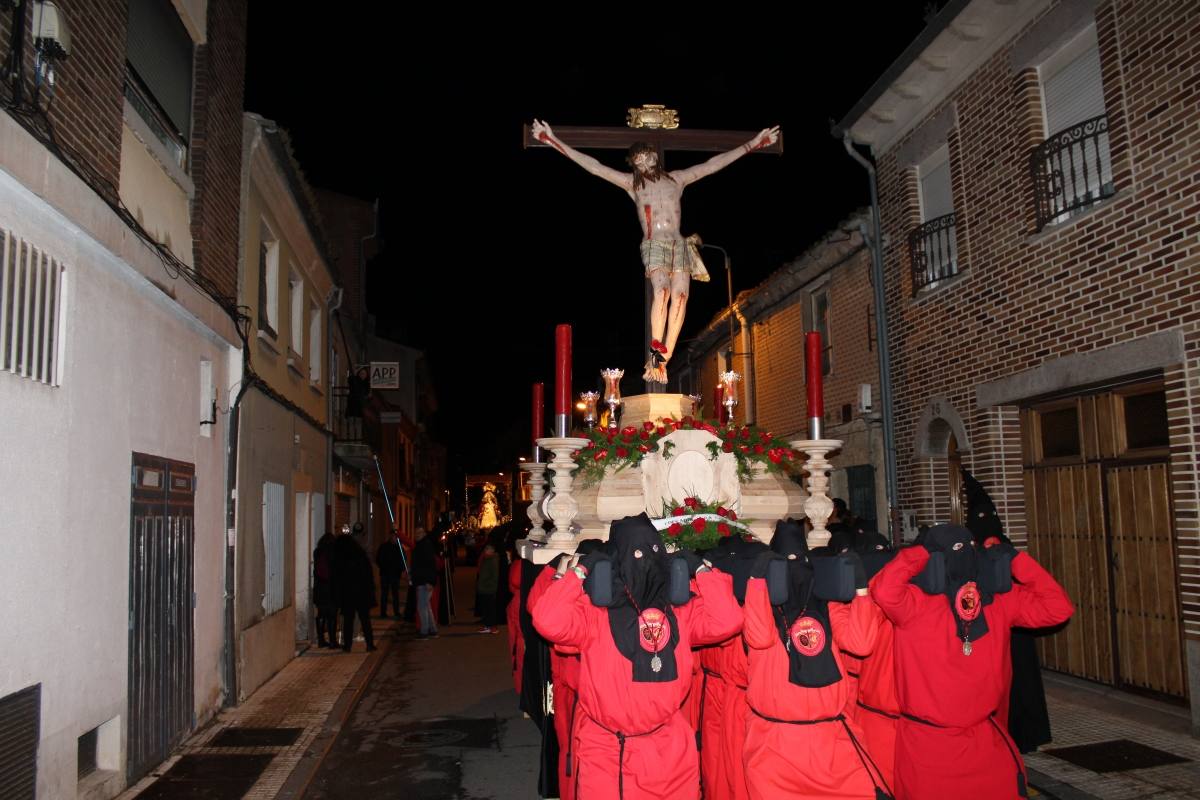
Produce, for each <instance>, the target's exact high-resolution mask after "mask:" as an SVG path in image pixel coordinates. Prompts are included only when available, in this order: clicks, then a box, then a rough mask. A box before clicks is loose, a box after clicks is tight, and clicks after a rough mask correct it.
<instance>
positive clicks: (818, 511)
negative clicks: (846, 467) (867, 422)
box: [790, 439, 842, 549]
mask: <svg viewBox="0 0 1200 800" xmlns="http://www.w3.org/2000/svg"><path fill="white" fill-rule="evenodd" d="M790 444H791V445H792V447H793V448H794V449H796V450H800V451H801V452H804V453H807V454H808V458H807V460H805V462H804V471H805V472H807V473H808V481H807V483H808V499H807V500H805V501H804V516H806V517H808V521H809V522H810V523H812V530H811V531H809V533H808V546H809V549H812V548H816V547H824V546H825V545H826V544H828V543H829V531H828V530H827V529H826V528H825V523H826V522H828V521H829V517H830V515H831V514H833V501H832V500H830V499H829V470H830V469H832V467H833V465H832V464H830V463H829V461H828V460H827V458H826V456H828V455H829V454H830V453H832V452H834V451H835V450H840V449H842V443H841V441H839V440H837V439H797V440H796V441H794V442H791V443H790Z"/></svg>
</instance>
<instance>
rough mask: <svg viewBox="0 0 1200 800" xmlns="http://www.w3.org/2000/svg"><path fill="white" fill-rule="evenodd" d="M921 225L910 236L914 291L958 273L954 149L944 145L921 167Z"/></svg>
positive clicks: (918, 184)
mask: <svg viewBox="0 0 1200 800" xmlns="http://www.w3.org/2000/svg"><path fill="white" fill-rule="evenodd" d="M917 188H918V200H919V201H920V206H921V225H920V226H918V227H917V228H915V229H914V230H913V231H912V232H911V233H910V234H909V242H908V246H909V253H910V257H911V260H912V273H913V292H914V293H915V292H918V291H920V290H921V289H927V288H931V287H933V286H936V285H937V284H938V283H939V282H940V281H942V280H944V279H946V278H949V277H952V276H954V275H957V274H958V245H957V243H956V241H955V229H954V221H955V218H954V191H953V189H952V187H951V185H950V148H949V146H948V145H946V144H943V145H942V146H941V147H939V148H937V149H936V150H934V151H933V152H932V153H930V154H929V155H928V156H926V157H925V158H924V160H922V161H921V162H920V163H919V164H918V165H917Z"/></svg>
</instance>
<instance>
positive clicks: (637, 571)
mask: <svg viewBox="0 0 1200 800" xmlns="http://www.w3.org/2000/svg"><path fill="white" fill-rule="evenodd" d="M689 573H690V574H689ZM557 574H558V579H557V580H554V581H553V582H552V583H551V585H550V587H549V588H548V589H547V590H546V591H545V593H544V594H542V596H541V597H540V598H538V599H537V600H536V602H535V603H532V604H531V608H532V612H533V621H534V624H535V625H536V627H537V629H538V631H539V632H541V634H542V635H543V636H545V637H546V639H548V640H550V641H551V642H554V643H555V644H556V645H559V646H563V647H567V648H572V649H575V650H578V652H579V656H580V661H579V679H578V694H579V705H578V711H577V716H576V720H575V726H574V730H573V732H572V737H571V739H572V741H571V748H572V752H573V759H574V760H573V764H572V767H573V769H572V771H573V776H572V780H573V783H574V792H575V796H576V797H579V798H586V800H607V799H608V798H627V799H628V800H650V799H651V798H653V800H696V798H697V797H699V792H700V788H699V785H700V782H699V765H698V760H697V757H696V743H695V738H694V735H693V731H692V730H691V729H690V728H689V727H688V724H687V722H686V720H685V719H684V717H683V714H682V713H681V711H680V705H681V704H682V702H683V700H684V697H685V696H686V695H687V692H688V690H689V687H690V680H691V674H692V660H693V658H694V655H693V653H692V647H693V646H694V645H704V644H711V643H715V642H720V641H723V640H725V639H728V638H729V637H730V636H732V635H733V634H735V633H736V632H737V631H738V629H739V628H740V627H741V623H742V615H741V609H740V608H739V607H738V604H737V601H736V600H735V599H734V597H733V590H732V584H731V581H730V578H729V576H728V575H723V574H720V573H717V572H713V571H711V570H709V569H708V567H707V565H705V564H704V562H703V561H702V560H701V559H700V557H699V556H697V555H696V554H695V553H692V552H690V551H682V552H681V553H679V554H676V555H674V556H670V557H668V555H667V553H666V551H665V548H664V545H663V542H662V539H661V537H660V536H659V533H658V531H657V530H655V528H654V525H653V523H652V522H651V521H650V519H649V518H648V517H647V516H646V515H645V514H640V515H638V516H636V517H626V518H624V519H621V520H617V521H615V522H613V523H612V527H611V532H610V535H609V541H608V545H607V547H606V548H605V549H604V550H603V551H595V552H593V553H590V554H588V555H586V556H584V557H583V558H582V560H579V561H578V562H577V563H575V564H574V566H571V565H570V564H564V565H563V566H562V568H561V569H560V571H559V572H558V573H557ZM691 575H694V579H692V580H689V578H690V577H691Z"/></svg>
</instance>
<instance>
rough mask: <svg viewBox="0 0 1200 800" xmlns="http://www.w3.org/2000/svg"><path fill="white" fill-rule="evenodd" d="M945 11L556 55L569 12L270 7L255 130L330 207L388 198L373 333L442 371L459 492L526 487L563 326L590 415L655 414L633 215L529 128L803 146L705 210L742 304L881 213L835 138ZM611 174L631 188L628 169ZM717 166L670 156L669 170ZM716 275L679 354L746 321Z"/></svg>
mask: <svg viewBox="0 0 1200 800" xmlns="http://www.w3.org/2000/svg"><path fill="white" fill-rule="evenodd" d="M929 7H931V4H929V3H927V2H924V0H904V1H898V2H892V3H879V4H875V3H842V4H829V5H828V6H824V7H818V6H815V5H803V6H795V7H794V8H795V9H796V10H798V11H799V10H803V15H802V16H801V17H800V19H801V20H802V22H800V23H797V22H788V23H786V24H785V23H783V22H782V21H781V20H779V19H772V18H771V16H770V15H769V14H766V13H764V14H761V15H758V16H757V17H756V18H755V21H753V22H750V21H747V22H744V23H737V24H732V25H730V24H728V23H726V22H725V21H723V20H721V21H714V22H710V23H709V24H711V26H712V27H711V28H708V29H706V28H705V27H703V26H702V25H700V24H699V23H696V24H692V25H687V26H685V27H683V28H680V27H678V24H677V23H676V22H674V21H662V22H650V21H647V19H646V16H647V15H645V14H641V13H639V12H637V10H636V9H635V8H633V7H624V11H625V13H624V14H623V15H622V16H623V19H622V20H621V21H620V22H611V23H610V22H605V21H601V20H593V21H592V22H589V23H581V25H582V27H581V28H578V29H576V30H575V31H573V32H570V33H568V32H567V29H566V27H565V26H564V27H563V28H562V29H560V30H559V31H558V32H556V33H552V32H550V31H548V30H542V29H540V28H539V27H537V26H535V24H534V23H535V22H536V23H537V25H541V24H542V22H543V21H544V19H548V18H549V17H550V16H551V12H552V9H553V7H552V6H544V7H543V17H535V16H532V15H531V16H529V17H526V18H519V17H516V16H513V15H512V14H511V12H509V13H507V14H506V15H505V16H503V17H502V16H500V15H496V16H494V17H485V16H480V15H479V12H476V11H473V10H472V11H467V10H466V9H462V10H461V13H460V14H459V15H458V16H455V17H449V16H446V15H444V14H443V12H440V11H437V10H431V9H424V10H423V13H422V15H421V16H422V19H424V20H426V21H424V22H422V23H421V24H420V25H419V26H418V25H415V24H412V18H410V17H407V16H404V15H401V14H400V13H398V11H396V9H398V8H399V7H398V6H391V5H390V4H389V5H386V6H385V5H384V4H359V5H353V4H350V5H346V4H343V5H334V6H329V7H328V8H329V9H330V11H329V12H328V13H323V14H315V13H310V12H307V11H306V12H303V13H297V12H296V9H297V8H298V6H296V4H294V3H290V2H289V3H285V2H282V1H281V0H280V1H276V0H255V2H253V3H251V4H250V29H249V43H248V60H247V68H246V108H247V110H249V111H254V112H256V113H259V114H262V115H263V116H265V117H267V118H270V119H274V120H275V121H277V122H279V123H280V124H281V125H282V126H283V127H285V128H287V129H288V131H289V133H290V135H291V137H292V142H293V145H294V147H295V151H296V156H297V158H298V160H299V162H300V164H301V166H302V167H303V169H304V171H305V173H306V175H307V176H308V178H309V180H310V182H311V183H312V184H313V185H315V186H318V187H323V188H329V189H334V190H337V191H341V192H345V193H349V194H353V195H357V196H360V197H363V198H367V199H373V198H376V197H378V198H380V200H381V209H382V212H381V213H382V220H381V225H382V234H383V238H384V250H383V252H382V254H381V255H380V257H379V258H377V259H376V260H375V261H374V262H373V263H372V264H371V265H370V267H369V271H368V303H369V310H370V311H371V312H372V313H374V314H375V315H376V316H377V317H378V320H379V322H378V328H379V330H380V332H381V333H383V334H385V335H389V336H391V338H395V339H397V340H399V341H402V342H404V343H406V344H410V345H412V346H415V347H419V348H422V349H424V350H425V352H426V354H427V356H428V359H429V362H430V366H431V368H432V371H433V375H434V379H435V383H436V390H437V394H438V401H439V404H440V411H439V413H438V415H437V418H436V419H434V420H431V421H429V422H430V426H429V427H430V429H431V430H432V431H433V432H434V434H435V436H436V438H438V439H439V440H441V441H443V442H444V443H445V444H446V445H447V446H448V447H449V449H450V467H451V470H452V473H457V472H458V471H460V470H466V471H484V470H488V471H491V470H505V469H508V468H511V465H512V464H513V462H515V460H516V457H517V456H518V455H523V454H526V453H527V450H528V442H529V439H530V434H529V392H530V389H529V387H530V384H531V383H532V382H533V381H534V380H545V381H546V382H547V389H546V397H547V402H548V403H550V402H551V395H552V391H553V387H552V376H551V372H552V368H553V341H554V334H553V330H554V326H555V324H556V323H560V322H569V323H571V324H572V325H573V326H574V349H575V360H574V376H575V391H576V392H578V391H582V390H584V389H587V388H595V387H594V386H593V384H596V383H598V382H599V375H598V373H599V370H600V369H601V368H603V367H622V368H624V370H625V374H626V377H625V380H624V383H623V390H624V392H625V393H626V394H635V393H640V392H641V391H642V389H641V387H642V384H641V380H640V376H641V367H642V364H643V363H644V362H645V359H646V353H645V349H644V348H645V343H644V342H643V338H642V337H643V333H642V328H643V321H642V315H643V305H642V303H643V300H642V298H643V281H644V278H643V267H642V265H641V261H640V259H639V257H638V250H637V248H638V241H639V239H640V238H641V233H640V230H639V227H638V221H637V217H636V211H635V208H634V205H633V203H632V202H631V201H630V199H629V197H628V196H627V195H625V193H624V192H622V191H621V190H619V189H618V188H616V187H614V186H612V185H610V184H608V183H606V182H604V181H602V180H600V179H598V178H594V177H592V176H591V175H589V174H587V173H586V172H584V171H583V170H582V169H580V168H579V167H577V166H576V165H575V164H573V163H572V162H570V161H568V160H567V159H565V158H563V157H562V156H561V155H559V154H558V153H556V152H554V151H553V150H550V149H548V148H531V149H529V150H524V149H522V142H521V126H522V124H523V123H528V122H530V121H531V120H532V119H533V118H535V117H537V118H539V119H544V120H546V121H547V122H548V123H550V125H551V126H555V125H608V126H621V125H623V124H624V120H625V110H626V109H627V108H629V107H631V106H639V105H642V104H644V103H661V104H665V105H667V106H668V107H670V108H675V109H677V110H678V111H679V115H680V121H681V123H682V127H684V128H716V129H725V130H746V131H749V132H757V131H758V130H760V129H761V128H763V127H766V126H768V125H773V124H778V125H782V127H783V136H784V153H783V155H782V156H777V155H767V154H759V155H754V156H749V157H746V158H743V159H741V160H739V161H738V162H736V163H735V164H733V165H732V166H730V167H729V168H727V169H726V170H725V171H724V172H720V173H717V174H715V175H712V176H710V177H708V178H706V179H704V180H702V181H701V182H699V183H696V184H693V185H692V186H690V187H689V188H688V189H687V191H686V192H685V193H684V196H683V226H682V231H683V233H684V234H685V235H686V234H688V233H693V232H695V233H699V234H700V235H701V236H702V237H703V238H704V240H705V241H706V242H710V243H713V244H718V245H721V246H722V247H725V248H726V249H727V250H729V252H730V254H731V256H732V260H733V289H734V293H735V294H736V293H737V292H739V291H742V290H745V289H749V288H752V287H753V286H755V285H756V284H757V283H759V282H760V281H761V280H762V279H763V278H765V277H766V276H767V275H768V274H770V273H771V272H772V271H773V270H775V269H777V268H778V267H780V266H782V265H783V264H784V263H786V262H787V261H789V260H790V259H792V258H794V257H795V256H797V255H799V254H800V253H802V252H803V251H804V250H805V249H806V248H807V247H808V246H809V245H810V244H812V243H813V242H814V241H815V240H816V239H818V238H819V237H820V236H822V235H823V234H824V233H826V232H827V231H828V230H830V229H831V228H832V227H833V226H835V225H836V224H837V223H838V222H839V221H840V220H842V219H843V218H844V217H846V216H847V215H848V214H850V213H851V212H852V211H853V210H854V209H856V208H858V207H860V206H865V205H866V203H867V201H868V187H867V178H866V173H865V172H864V171H863V169H862V168H861V167H859V166H858V165H857V164H855V163H854V162H853V161H851V159H850V158H849V157H848V156H847V155H846V153H845V151H844V149H843V147H842V144H841V142H840V141H838V140H835V139H834V138H833V137H832V136H830V134H829V121H830V119H831V118H833V119H840V118H841V117H842V115H843V114H845V113H846V111H848V110H849V109H850V107H851V106H853V104H854V103H855V102H856V101H857V100H858V99H859V98H860V97H861V96H862V95H863V94H864V93H865V92H866V90H867V89H868V88H869V87H870V86H871V84H872V83H873V82H874V81H875V80H876V78H878V77H879V75H880V74H882V72H883V71H884V70H885V69H886V68H887V66H888V65H889V64H890V63H891V62H892V61H893V60H894V59H895V58H896V57H897V56H898V55H899V54H900V52H901V51H902V50H903V49H904V48H905V47H906V46H907V45H908V44H909V42H911V41H912V39H913V38H915V37H916V35H917V34H918V33H919V32H920V31H921V29H922V28H923V27H924V24H925V23H924V19H925V14H926V13H927V11H928V9H929ZM385 8H386V9H388V11H379V10H378V9H385ZM731 8H732V9H733V10H735V11H739V10H740V9H742V8H749V7H748V6H745V7H743V6H733V7H731ZM764 8H765V7H764ZM388 13H391V14H392V16H391V17H388V16H387V14H388ZM376 14H381V15H383V16H379V17H375V16H374V15H376ZM613 16H617V15H614V14H608V15H606V16H605V18H601V19H606V18H609V17H613ZM439 17H440V19H439ZM523 28H524V29H526V30H528V33H526V34H524V35H515V36H514V35H513V34H510V33H504V34H502V33H501V31H502V30H504V31H510V30H514V29H517V30H519V29H523ZM592 155H594V156H596V157H598V158H600V159H601V160H602V161H604V162H605V163H607V164H609V165H611V166H614V167H618V168H620V169H626V167H625V166H624V164H623V153H618V152H616V151H593V152H592ZM707 157H708V156H707V155H702V154H689V153H669V154H668V156H667V161H666V166H667V168H668V169H673V168H679V167H682V166H687V165H688V164H691V163H695V162H696V161H699V160H703V159H704V158H707ZM705 256H706V263H707V264H708V270H709V273H710V274H711V275H712V277H713V280H712V282H711V283H708V284H696V283H693V295H692V298H691V300H690V302H689V305H688V312H687V322H686V323H685V327H684V331H683V336H682V337H681V345H680V346H679V347H678V348H677V351H678V352H681V351H682V350H683V349H684V344H683V341H684V340H686V339H687V338H689V337H690V336H692V335H694V334H695V332H696V331H698V330H699V329H701V328H702V327H703V326H704V325H706V324H707V323H708V322H709V321H710V320H711V319H712V316H713V315H714V314H715V313H717V312H719V311H720V310H721V309H722V308H723V307H724V306H725V303H726V300H725V276H724V273H723V268H722V265H721V262H720V260H719V258H718V257H717V256H716V254H714V253H713V252H712V251H708V252H706V254H705ZM552 412H553V408H552V407H550V408H548V409H547V420H549V419H550V417H551V414H552ZM453 479H454V478H453V474H452V476H451V480H453Z"/></svg>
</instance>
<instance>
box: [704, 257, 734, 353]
mask: <svg viewBox="0 0 1200 800" xmlns="http://www.w3.org/2000/svg"><path fill="white" fill-rule="evenodd" d="M700 247H701V249H708V250H716V251H717V252H719V253H720V254H721V255H722V256H724V257H725V291H726V294H727V295H728V297H729V314H728V316H729V350H728V351H726V353H725V369H726V370H731V369H733V352H734V350H735V349H736V348H735V347H734V332H733V268H732V266H731V264H730V261H729V251H728V250H726V249H725V248H724V247H720V246H719V245H715V244H706V243H705V244H701V245H700Z"/></svg>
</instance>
